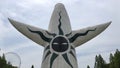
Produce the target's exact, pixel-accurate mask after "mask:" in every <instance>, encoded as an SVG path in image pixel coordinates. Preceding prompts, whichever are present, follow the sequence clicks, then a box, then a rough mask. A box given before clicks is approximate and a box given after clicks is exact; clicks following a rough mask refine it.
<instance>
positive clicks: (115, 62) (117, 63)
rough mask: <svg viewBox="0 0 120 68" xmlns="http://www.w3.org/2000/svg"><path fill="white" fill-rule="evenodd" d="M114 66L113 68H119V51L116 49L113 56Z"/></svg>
mask: <svg viewBox="0 0 120 68" xmlns="http://www.w3.org/2000/svg"><path fill="white" fill-rule="evenodd" d="M113 60H114V66H115V68H120V51H119V50H118V49H117V50H116V52H115V54H114V58H113Z"/></svg>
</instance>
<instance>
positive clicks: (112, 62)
mask: <svg viewBox="0 0 120 68" xmlns="http://www.w3.org/2000/svg"><path fill="white" fill-rule="evenodd" d="M109 60H110V65H109V68H115V66H114V57H113V54H112V53H111V54H110V59H109Z"/></svg>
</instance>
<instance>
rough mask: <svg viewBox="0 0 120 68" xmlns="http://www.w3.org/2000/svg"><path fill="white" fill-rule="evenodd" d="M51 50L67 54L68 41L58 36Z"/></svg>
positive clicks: (52, 43)
mask: <svg viewBox="0 0 120 68" xmlns="http://www.w3.org/2000/svg"><path fill="white" fill-rule="evenodd" d="M51 48H52V49H53V50H54V51H56V52H65V51H67V50H68V48H69V44H68V40H67V39H66V38H65V37H63V36H57V37H55V38H54V39H53V41H52V42H51Z"/></svg>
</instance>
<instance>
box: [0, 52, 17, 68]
mask: <svg viewBox="0 0 120 68" xmlns="http://www.w3.org/2000/svg"><path fill="white" fill-rule="evenodd" d="M0 68H17V67H16V66H12V64H11V63H10V62H7V61H6V59H5V55H4V54H3V56H2V57H1V56H0Z"/></svg>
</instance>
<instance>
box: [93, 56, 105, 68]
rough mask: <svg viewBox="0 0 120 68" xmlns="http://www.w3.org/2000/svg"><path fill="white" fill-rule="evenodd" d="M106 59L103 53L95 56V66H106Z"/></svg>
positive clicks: (100, 67)
mask: <svg viewBox="0 0 120 68" xmlns="http://www.w3.org/2000/svg"><path fill="white" fill-rule="evenodd" d="M105 64H106V63H105V61H104V59H103V58H102V56H101V55H99V56H96V57H95V65H94V68H105Z"/></svg>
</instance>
